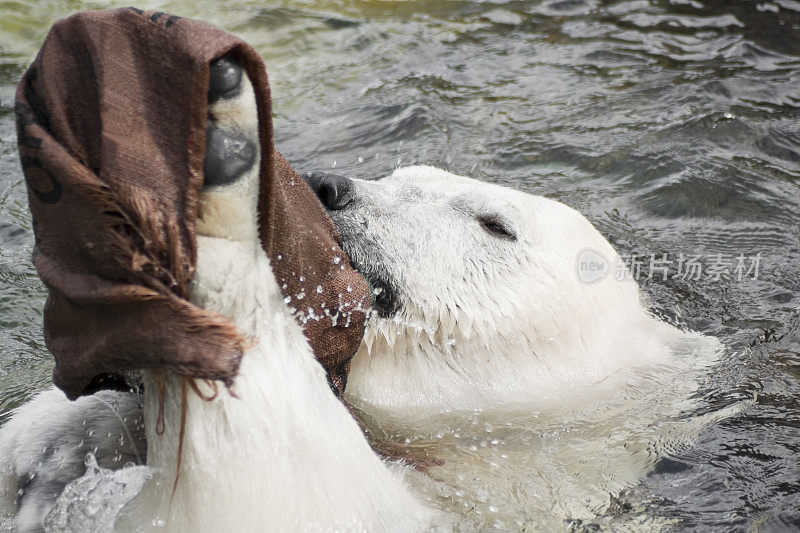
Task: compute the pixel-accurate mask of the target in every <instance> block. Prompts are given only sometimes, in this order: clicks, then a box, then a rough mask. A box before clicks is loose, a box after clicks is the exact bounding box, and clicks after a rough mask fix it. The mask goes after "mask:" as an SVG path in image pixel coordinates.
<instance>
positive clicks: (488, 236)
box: [330, 166, 686, 424]
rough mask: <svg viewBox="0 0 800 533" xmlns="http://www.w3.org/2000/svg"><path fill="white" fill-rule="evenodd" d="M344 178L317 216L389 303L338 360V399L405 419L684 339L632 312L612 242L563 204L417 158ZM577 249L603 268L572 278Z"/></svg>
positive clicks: (540, 385)
mask: <svg viewBox="0 0 800 533" xmlns="http://www.w3.org/2000/svg"><path fill="white" fill-rule="evenodd" d="M354 186H355V196H354V200H353V201H352V203H351V204H350V205H348V206H347V207H345V208H344V209H343V210H340V211H332V212H330V215H331V216H332V217H333V219H334V221H335V222H336V225H337V227H338V228H339V230H340V232H341V233H342V236H343V240H344V243H345V250H346V251H347V252H348V254H349V255H350V256H351V257H352V259H353V261H354V263H355V264H357V265H361V266H362V268H365V269H367V270H370V269H371V270H372V272H373V274H374V275H377V276H383V277H384V279H388V280H389V281H390V283H391V284H392V286H394V287H395V289H396V290H397V292H398V293H399V295H400V300H401V304H402V305H401V309H400V311H399V312H398V313H397V315H396V316H394V317H391V318H378V317H373V319H371V321H370V323H369V325H368V328H367V333H366V338H365V341H364V343H363V344H362V346H361V349H360V350H359V351H358V353H357V354H356V356H355V358H354V360H353V363H352V367H351V371H350V376H349V380H348V386H347V395H348V398H349V399H350V400H351V401H353V402H355V403H356V404H357V405H358V406H359V407H360V408H361V409H363V410H366V411H367V412H369V413H370V414H372V415H374V416H381V417H383V418H388V419H392V420H395V421H397V422H400V423H402V424H411V423H414V422H416V421H418V420H420V419H421V418H425V417H426V416H428V415H431V414H435V413H441V412H446V411H451V410H472V409H484V410H489V409H493V408H502V407H503V406H504V405H505V406H509V405H516V404H520V403H523V402H527V401H531V400H539V399H543V398H554V397H557V396H559V395H561V394H563V393H564V392H565V391H575V390H579V389H580V387H581V386H584V385H588V384H592V383H596V382H598V381H601V380H603V379H605V378H607V377H609V376H611V375H613V374H614V373H615V372H617V371H619V370H621V369H627V368H631V367H636V366H648V365H653V364H658V363H663V362H667V361H668V359H669V357H670V354H671V353H672V351H673V349H674V348H675V347H676V344H679V343H682V342H684V341H685V340H686V335H685V334H684V333H682V332H681V331H679V330H678V329H676V328H674V327H672V326H670V325H667V324H665V323H663V322H661V321H659V320H657V319H655V318H653V317H652V316H651V315H650V314H649V313H648V312H647V311H646V310H645V308H644V307H643V306H642V302H641V296H640V293H639V289H638V286H637V284H636V282H635V281H633V280H632V279H628V280H623V281H620V280H618V279H617V272H616V270H617V268H618V267H617V265H618V264H619V262H620V258H619V256H618V255H617V253H616V252H615V251H614V249H613V248H612V247H611V245H610V244H609V243H608V241H607V240H606V239H605V238H604V237H603V236H602V235H601V234H600V233H599V232H598V231H597V230H596V229H595V228H594V227H593V226H592V225H591V224H590V223H589V222H588V221H587V220H586V218H584V217H583V215H581V214H580V213H578V212H577V211H575V210H573V209H571V208H569V207H567V206H566V205H564V204H561V203H559V202H556V201H553V200H549V199H546V198H543V197H538V196H533V195H530V194H526V193H523V192H520V191H516V190H512V189H509V188H506V187H500V186H497V185H493V184H489V183H484V182H479V181H477V180H473V179H469V178H466V177H462V176H456V175H454V174H451V173H449V172H446V171H444V170H440V169H436V168H432V167H428V166H414V167H407V168H401V169H398V170H397V171H395V172H394V173H393V174H392V175H391V176H389V177H387V178H384V179H381V180H378V181H360V180H355V185H354ZM482 219H483V220H487V219H488V220H492V221H494V222H496V223H499V224H501V225H503V226H504V227H505V228H506V229H507V230H508V231H510V232H512V233H513V234H515V235H516V240H512V239H508V238H503V237H502V236H498V235H495V234H492V233H491V232H490V231H487V230H486V229H485V228H484V227H483V226H482V225H481V223H480V220H482ZM586 249H590V250H593V251H595V252H597V253H599V254H600V255H602V256H603V257H604V258H605V259H606V261H607V263H608V265H609V270H610V271H609V272H608V275H607V276H606V277H605V279H603V280H600V281H596V282H594V283H584V282H582V281H581V279H580V278H579V276H578V271H577V268H578V257H579V255H580V253H581V251H583V250H586ZM620 268H621V269H622V270H621V271H623V272H627V269H625V268H624V265H623V266H621V267H620Z"/></svg>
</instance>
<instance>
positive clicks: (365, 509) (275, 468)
mask: <svg viewBox="0 0 800 533" xmlns="http://www.w3.org/2000/svg"><path fill="white" fill-rule="evenodd" d="M191 296H192V300H193V301H194V302H195V303H196V304H198V305H200V306H202V307H204V308H206V309H209V310H212V311H215V312H218V313H220V314H222V315H224V316H226V317H228V318H229V319H230V320H231V321H232V322H233V323H234V324H235V326H236V327H237V329H238V330H239V331H240V333H242V335H244V336H248V337H251V338H252V339H253V343H254V344H253V346H252V348H250V349H249V350H248V351H247V352H246V353H245V355H244V358H243V360H242V364H241V368H240V371H239V375H238V376H237V378H236V381H235V384H234V391H235V394H236V395H237V396H238V397H233V396H231V395H230V394H229V393H228V392H227V391H225V390H220V391H219V394H218V396H217V397H216V398H215V399H214V400H212V401H205V400H203V399H201V398H199V397H198V396H197V395H196V394H194V393H193V392H191V390H190V391H189V393H188V394H187V395H186V419H185V434H184V436H183V451H182V465H181V467H180V474H179V479H178V482H177V485H176V487H175V489H174V494H173V493H172V491H173V483H174V480H175V472H176V458H177V455H178V442H179V433H180V419H181V409H182V406H181V396H182V390H181V386H182V384H181V379H180V378H178V377H177V376H168V377H167V379H166V391H165V395H164V396H165V397H164V403H163V417H164V418H163V420H164V431H163V434H161V435H159V434H157V432H156V426H157V423H158V418H159V398H158V394H156V393H154V392H153V391H156V390H157V386H158V385H157V383H156V382H155V381H154V375H152V374H148V375H147V376H146V380H145V381H146V383H145V392H146V394H145V425H146V427H147V440H148V459H147V460H148V465H149V466H151V467H154V469H155V471H156V479H155V482H154V483H151V484H150V485H149V486H148V487H147V488H146V493H145V494H144V495H143V498H144V501H145V509H147V513H148V514H149V515H150V516H153V515H155V516H157V518H156V520H155V521H154V522H153V523H154V524H159V523H160V521H162V520H163V521H164V522H165V523H166V524H168V527H169V528H170V529H172V530H176V531H192V530H201V529H202V530H207V531H229V530H237V531H246V530H259V529H263V528H264V526H265V524H269V528H270V529H274V530H276V531H282V530H298V529H309V530H318V529H326V530H333V529H337V530H339V529H344V530H356V529H357V530H375V531H379V530H395V529H398V530H408V529H416V528H417V527H419V523H418V522H417V521H418V520H420V519H421V518H422V517H425V516H426V515H427V511H426V510H425V509H424V508H423V507H422V506H421V504H419V503H418V502H417V501H416V500H415V499H414V498H413V497H412V496H411V495H410V494H409V493H408V492H407V491H406V489H405V487H404V485H403V484H402V483H401V480H400V476H399V475H398V473H396V472H392V471H390V470H389V469H388V468H387V467H386V466H385V465H384V464H383V463H382V462H381V461H380V460H379V459H378V457H377V456H376V455H375V454H374V453H373V452H372V450H371V448H370V447H369V445H368V444H367V442H366V440H365V438H364V436H363V434H362V433H361V431H360V429H359V428H358V426H357V424H356V422H355V421H354V419H353V418H352V417H351V416H350V415H349V413H348V412H347V410H346V409H345V408H344V406H343V405H342V404H341V403H340V402H339V401H338V400H337V399H336V398H335V397H334V396H333V394H332V393H331V391H330V389H329V388H328V385H327V381H326V378H325V375H324V372H323V369H322V367H321V366H320V365H319V364H318V363H317V362H316V361H315V360H314V358H313V356H312V353H311V350H310V348H309V346H308V343H307V341H306V339H305V337H304V336H303V333H302V331H301V329H300V327H299V326H298V325H297V324H296V323H295V321H294V320H293V319H292V318H291V316H290V315H289V313H288V310H287V308H286V306H285V305H284V304H283V301H282V295H281V294H280V291H279V290H278V287H277V284H276V282H275V279H274V277H273V275H272V271H271V268H270V266H269V261H268V259H267V257H266V256H265V254H264V252H263V251H262V250H261V248H260V247H258V246H257V245H254V243H253V241H252V240H248V241H233V240H228V239H224V238H215V237H204V236H200V237H198V263H197V273H196V276H195V279H194V281H193V283H192V294H191ZM198 386H199V387H200V388H201V390H203V391H205V392H209V393H210V392H211V391H210V390H209V389H208V387H207V386H206V385H205V384H203V383H199V384H198Z"/></svg>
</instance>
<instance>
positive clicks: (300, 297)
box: [297, 292, 306, 300]
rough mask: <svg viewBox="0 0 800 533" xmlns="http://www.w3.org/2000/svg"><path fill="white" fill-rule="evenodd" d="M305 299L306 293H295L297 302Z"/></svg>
mask: <svg viewBox="0 0 800 533" xmlns="http://www.w3.org/2000/svg"><path fill="white" fill-rule="evenodd" d="M305 297H306V293H304V292H299V293H297V299H298V300H302V299H303V298H305Z"/></svg>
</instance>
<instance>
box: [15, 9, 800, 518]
mask: <svg viewBox="0 0 800 533" xmlns="http://www.w3.org/2000/svg"><path fill="white" fill-rule="evenodd" d="M99 5H100V4H98V3H91V4H89V3H80V2H60V3H56V4H53V5H51V6H50V7H49V8H48V6H47V4H45V3H44V2H42V3H35V2H29V3H23V2H5V3H2V4H0V420H2V413H3V412H6V411H7V410H8V409H9V408H10V407H12V406H13V405H15V404H17V403H18V402H20V401H22V400H24V399H26V398H27V397H29V396H30V395H31V394H32V393H34V392H35V391H37V390H39V389H41V388H43V387H45V386H46V385H47V382H48V379H49V371H50V361H49V356H48V354H47V353H46V351H45V349H44V346H43V342H42V339H41V334H40V328H41V308H42V305H43V303H44V294H43V290H42V288H41V284H40V283H39V281H38V279H37V278H36V276H35V272H34V271H33V269H32V267H31V266H30V259H29V256H30V250H31V246H32V240H33V239H32V235H31V230H30V224H29V220H28V217H27V214H26V207H25V190H24V187H23V185H22V183H21V173H20V171H19V168H18V163H17V160H16V147H15V136H14V126H13V120H12V114H11V111H10V109H11V96H12V94H13V86H14V85H15V83H16V81H17V80H18V77H19V76H20V74H21V72H22V69H23V68H24V66H25V65H26V63H27V62H28V61H29V60H30V57H31V55H32V54H33V53H34V52H35V50H36V49H37V47H38V45H39V44H40V42H41V39H42V38H43V36H44V33H45V31H46V28H47V27H48V25H49V24H50V23H51V22H52V21H53V20H54V18H55V17H58V16H63V15H65V14H67V13H69V12H71V11H73V10H76V9H80V8H83V7H98V6H99ZM103 5H104V4H103ZM142 7H158V8H159V9H161V10H166V11H170V12H174V13H178V14H181V15H187V16H194V17H198V18H204V19H206V20H210V21H213V22H215V23H217V24H220V25H221V26H223V27H224V28H226V29H228V30H230V31H232V32H234V33H237V34H240V35H242V36H243V37H244V38H245V39H247V40H248V41H250V42H252V43H254V45H255V46H256V47H257V49H258V50H259V52H261V53H262V54H263V55H264V57H265V59H266V62H267V66H268V69H269V71H270V74H271V79H272V84H273V92H274V97H275V104H274V107H275V111H276V113H277V115H276V123H275V129H276V132H277V137H278V146H279V148H280V149H281V150H282V151H283V152H284V154H285V155H286V156H287V158H288V159H289V160H290V161H292V162H293V163H295V164H296V166H297V167H298V168H299V169H302V170H313V169H326V168H327V169H330V168H332V167H333V168H335V169H336V172H338V173H341V174H347V175H351V176H354V177H366V178H376V177H380V176H383V175H385V174H387V173H389V172H390V171H391V170H392V169H393V168H394V167H395V166H397V165H401V164H403V165H404V164H410V163H429V164H434V165H438V166H442V167H446V168H449V169H451V170H454V171H457V172H461V173H465V174H469V175H472V176H475V177H479V178H481V179H485V180H488V181H493V182H497V183H502V184H506V185H510V186H512V187H517V188H520V189H524V190H526V191H529V192H533V193H536V194H543V195H546V196H550V197H554V198H557V199H559V200H561V201H563V202H565V203H567V204H569V205H572V206H573V207H576V208H577V209H579V210H580V211H581V212H583V213H584V214H585V215H586V216H587V217H588V218H589V219H590V220H591V221H592V222H593V223H594V224H595V225H596V226H597V227H598V228H599V229H600V230H601V231H602V233H603V234H604V235H606V237H607V238H608V239H609V240H610V241H611V242H612V243H613V244H614V245H615V246H616V247H617V248H618V250H619V251H620V253H621V254H623V255H631V256H635V257H636V258H638V259H640V260H642V261H643V262H644V265H645V269H644V271H643V274H642V276H641V277H640V282H641V284H642V286H643V287H644V290H645V292H646V293H647V294H648V295H649V296H650V298H651V300H652V305H653V307H654V309H655V311H656V312H657V313H658V314H660V315H662V316H664V317H665V318H668V319H670V320H676V321H678V322H680V323H681V324H684V325H685V326H687V327H690V328H693V329H695V330H698V331H701V332H704V333H707V334H710V335H715V336H718V337H719V338H720V339H722V340H723V341H724V342H725V344H726V345H727V346H728V347H729V350H728V356H727V358H726V360H725V362H724V363H723V364H722V366H721V367H720V368H719V369H717V370H716V372H715V373H714V374H713V375H712V376H710V378H709V380H708V382H707V383H706V384H705V386H704V389H703V391H702V393H703V396H704V407H703V410H707V411H713V410H718V409H720V408H721V407H724V406H725V405H729V404H733V403H735V402H738V401H740V400H742V399H745V398H755V400H756V401H755V404H754V405H753V406H751V407H750V408H748V409H747V410H745V411H744V412H741V413H740V414H738V415H734V416H733V417H730V418H728V419H725V420H724V421H722V422H719V423H716V424H713V425H711V426H708V427H706V428H705V429H704V430H703V431H702V433H701V434H700V437H699V439H698V440H697V441H696V442H695V443H694V445H693V446H692V447H691V448H689V449H686V450H682V451H680V452H678V453H677V454H676V455H674V456H672V457H670V458H668V459H664V460H662V461H660V463H659V464H658V465H657V468H656V471H655V472H654V473H652V474H651V475H650V476H648V477H647V478H646V479H645V480H644V482H643V484H642V486H641V487H638V488H637V489H636V490H637V491H638V492H639V493H641V494H642V495H643V501H645V502H646V504H645V505H644V507H642V506H641V505H637V506H636V507H635V508H632V507H630V506H628V505H626V504H625V502H624V501H621V502H620V503H619V505H616V506H615V507H614V506H612V507H614V509H613V510H614V512H615V513H617V514H618V515H619V516H620V520H625V521H629V520H630V519H631V518H635V516H634V515H636V514H641V515H642V516H645V515H646V516H660V517H667V518H671V519H675V520H676V527H677V528H679V529H681V530H684V529H686V530H698V531H709V530H713V531H732V530H736V531H743V530H756V529H757V530H759V531H783V530H787V529H800V409H798V408H800V317H799V316H798V309H799V308H800V305H798V304H799V303H800V302H798V299H799V298H800V264H798V260H800V227H799V226H798V223H800V2H798V1H794V0H775V1H774V2H750V1H728V2H726V1H717V0H714V1H701V0H673V1H666V0H650V1H624V2H602V1H583V0H561V1H544V2H539V1H531V2H524V1H517V2H513V1H512V2H491V3H490V2H468V1H438V2H437V1H429V2H423V1H391V0H385V1H378V0H370V1H356V0H350V1H345V0H340V1H311V0H308V1H303V2H261V3H244V2H242V3H236V2H224V3H211V2H200V3H194V2H193V3H191V4H188V3H186V2H172V3H170V2H161V3H157V4H156V3H153V2H151V3H149V4H145V5H143V6H142ZM681 254H683V256H684V257H696V256H699V257H698V258H697V262H698V263H699V264H700V265H701V268H702V275H700V276H699V277H698V279H694V277H691V278H689V279H684V277H685V276H683V275H682V273H681V272H679V271H678V258H679V257H681ZM758 254H760V255H758ZM653 255H655V256H656V257H658V258H664V257H666V258H668V261H669V266H670V275H671V277H669V278H668V279H667V280H664V279H663V275H661V273H660V272H658V271H657V275H655V276H653V277H652V279H650V276H649V272H648V271H647V268H649V262H650V260H651V257H652V256H653ZM740 256H741V257H742V258H743V259H744V260H745V265H746V266H747V267H752V266H753V264H754V262H755V259H754V258H756V257H758V258H759V259H758V261H757V262H758V267H759V268H758V273H757V275H756V274H755V272H754V271H751V272H749V273H746V272H743V273H742V274H744V275H737V272H736V271H735V266H736V261H737V258H738V257H740ZM726 269H727V272H725V270H726ZM714 272H719V273H721V274H723V275H721V276H716V275H713V273H714ZM708 273H712V275H708ZM717 277H719V278H720V279H716V278H717ZM738 278H741V279H738ZM697 414H698V415H699V414H702V413H697ZM612 514H613V513H612ZM603 523H604V524H605V526H604V527H613V525H614V520H613V519H612V520H610V521H605V522H603ZM584 526H586V527H589V526H588V525H587V524H577V523H575V524H571V525H569V524H567V525H565V527H576V528H580V527H584Z"/></svg>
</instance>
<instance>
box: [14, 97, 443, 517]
mask: <svg viewBox="0 0 800 533" xmlns="http://www.w3.org/2000/svg"><path fill="white" fill-rule="evenodd" d="M237 102H239V105H240V106H246V110H247V111H248V112H241V109H237V108H236V107H235V106H231V105H230V104H229V103H223V105H222V106H217V107H216V108H214V109H212V110H211V113H212V115H213V116H214V117H215V118H216V119H217V120H218V124H220V125H221V126H222V127H223V128H224V129H237V130H239V131H240V132H242V133H245V134H247V135H250V136H251V138H254V135H255V134H256V133H255V132H256V129H255V116H256V113H255V108H254V104H255V102H254V99H253V93H252V89H251V88H250V86H249V83H247V88H246V90H245V91H243V95H242V96H241V97H239V98H238V100H237ZM231 108H232V109H231ZM257 167H258V165H256V166H255V167H254V170H253V171H252V172H250V173H249V174H248V175H247V176H246V177H245V178H243V179H242V180H240V181H239V182H237V183H236V184H234V185H231V186H227V187H216V188H213V189H211V190H205V191H204V192H203V194H202V197H201V204H202V207H201V213H200V220H199V221H198V224H197V228H198V233H199V235H198V238H197V243H198V260H197V270H196V273H195V276H194V279H193V282H192V285H191V299H192V301H193V302H194V303H196V304H197V305H199V306H201V307H204V308H206V309H209V310H212V311H215V312H217V313H219V314H221V315H223V316H225V317H227V318H229V319H230V320H231V321H232V322H233V323H234V324H235V325H236V327H237V329H238V330H239V332H240V333H241V334H242V335H244V336H246V337H248V338H250V339H252V347H251V348H250V349H248V350H247V351H246V353H245V356H244V358H243V361H242V365H241V368H240V372H239V375H238V376H237V378H236V381H235V385H234V390H235V394H236V395H237V396H238V397H232V396H231V395H229V394H228V392H227V391H226V390H224V389H222V390H220V391H219V395H218V397H217V398H216V399H215V400H213V401H210V402H208V401H204V400H203V399H200V398H198V397H197V396H196V395H195V394H194V393H192V392H191V390H190V391H189V393H188V407H187V411H186V425H185V428H186V429H185V436H184V439H183V462H182V466H181V468H180V478H179V481H178V484H177V489H176V490H175V492H174V496H173V482H174V476H175V472H176V468H177V464H176V461H177V450H178V436H179V425H180V416H181V415H180V413H181V385H180V379H179V378H177V377H175V376H169V377H168V379H167V387H166V395H165V402H164V420H165V431H164V433H163V434H162V435H158V434H156V425H157V419H158V395H157V392H156V391H157V390H158V389H157V386H156V383H155V381H154V378H153V376H152V375H151V374H149V373H146V374H145V397H144V398H145V399H144V404H145V405H144V419H145V426H146V432H147V443H148V452H147V464H148V467H150V468H151V469H153V470H154V471H155V478H154V479H153V480H152V481H151V482H149V483H148V484H147V485H146V486H145V488H144V490H143V491H142V493H141V494H140V496H139V498H138V501H136V502H134V503H135V505H133V506H132V509H133V511H131V512H132V513H134V515H135V516H136V517H137V519H134V520H133V523H134V524H137V527H147V525H148V524H158V521H159V520H163V521H164V522H166V525H167V527H168V529H169V530H171V531H257V530H261V531H263V530H267V529H268V530H272V531H334V530H335V531H410V530H417V529H420V528H422V527H423V526H424V525H425V524H426V523H428V522H429V520H430V519H431V517H432V512H431V511H429V510H428V509H427V508H426V507H425V506H423V505H422V504H421V503H419V502H418V501H417V500H416V499H415V498H414V497H412V496H411V494H410V493H409V492H408V490H407V489H406V487H405V485H404V483H403V480H402V478H403V475H404V474H403V470H402V469H401V468H399V467H393V466H387V465H386V464H384V463H383V462H382V461H381V460H380V459H379V458H378V457H377V456H376V455H375V453H374V452H373V451H372V449H371V448H370V447H369V445H368V443H367V441H366V439H365V438H364V436H363V434H362V432H361V431H360V429H359V427H358V425H357V424H356V422H355V420H354V419H353V418H352V417H351V416H350V414H349V413H348V411H347V410H346V408H345V407H344V406H343V405H342V404H341V403H340V402H339V401H338V400H337V399H336V398H335V397H334V395H333V394H332V392H331V390H330V388H329V386H328V384H327V380H326V377H325V374H324V371H323V369H322V367H321V366H320V365H319V363H318V362H317V361H316V360H315V359H314V357H313V354H312V352H311V349H310V347H309V345H308V342H307V340H306V338H305V337H304V335H303V333H302V331H301V329H300V327H299V325H298V324H297V323H296V322H295V321H294V320H293V319H292V317H291V316H290V314H289V312H288V309H287V307H286V305H285V304H284V303H283V301H282V296H281V293H280V291H279V289H278V287H277V284H276V281H275V279H274V276H273V273H272V269H271V267H270V264H269V260H268V259H267V257H266V255H265V254H264V252H263V250H262V249H261V246H260V245H259V242H258V240H257V238H256V235H257V232H256V203H255V202H256V190H257V172H256V170H255V169H257ZM200 387H201V389H202V390H204V391H207V392H210V390H209V388H208V387H207V386H205V385H204V384H201V385H200ZM50 400H51V398H50V397H49V396H48V397H44V396H40V397H39V398H38V399H37V400H36V401H39V402H41V403H43V404H47V405H46V407H47V408H49V409H53V410H54V412H59V411H55V410H56V409H58V410H63V409H64V408H65V407H66V406H68V405H69V404H66V402H65V401H63V397H62V398H61V399H58V400H57V401H50ZM26 413H30V410H28V411H26V410H25V409H23V410H21V411H19V412H18V414H17V415H16V417H15V420H19V423H20V424H24V423H25V417H26ZM51 429H53V430H56V429H57V428H51ZM7 430H8V431H7ZM11 431H13V429H10V428H4V433H8V432H11ZM16 437H18V438H20V439H28V440H30V442H29V443H28V448H30V449H33V450H35V449H36V447H37V446H38V445H40V444H41V443H42V442H45V443H47V442H49V441H50V440H52V435H51V436H49V439H48V436H47V435H42V436H41V438H37V437H35V436H33V435H30V434H26V433H24V432H23V430H22V429H20V430H19V433H17V434H16ZM39 441H41V442H39ZM0 451H2V453H13V451H14V450H12V451H11V452H9V450H8V449H7V448H5V449H2V450H0ZM24 452H25V450H22V453H23V456H24ZM28 452H29V453H28V456H30V455H31V453H30V450H28ZM170 499H172V501H171V503H170ZM50 503H52V502H50ZM7 507H8V505H7ZM45 511H46V509H45ZM37 519H38V521H39V522H38V524H41V520H42V519H43V516H42V515H40V516H38V517H37ZM126 519H127V520H130V517H127V518H126ZM154 520H155V522H154ZM129 523H130V522H129ZM21 529H22V528H21Z"/></svg>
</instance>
